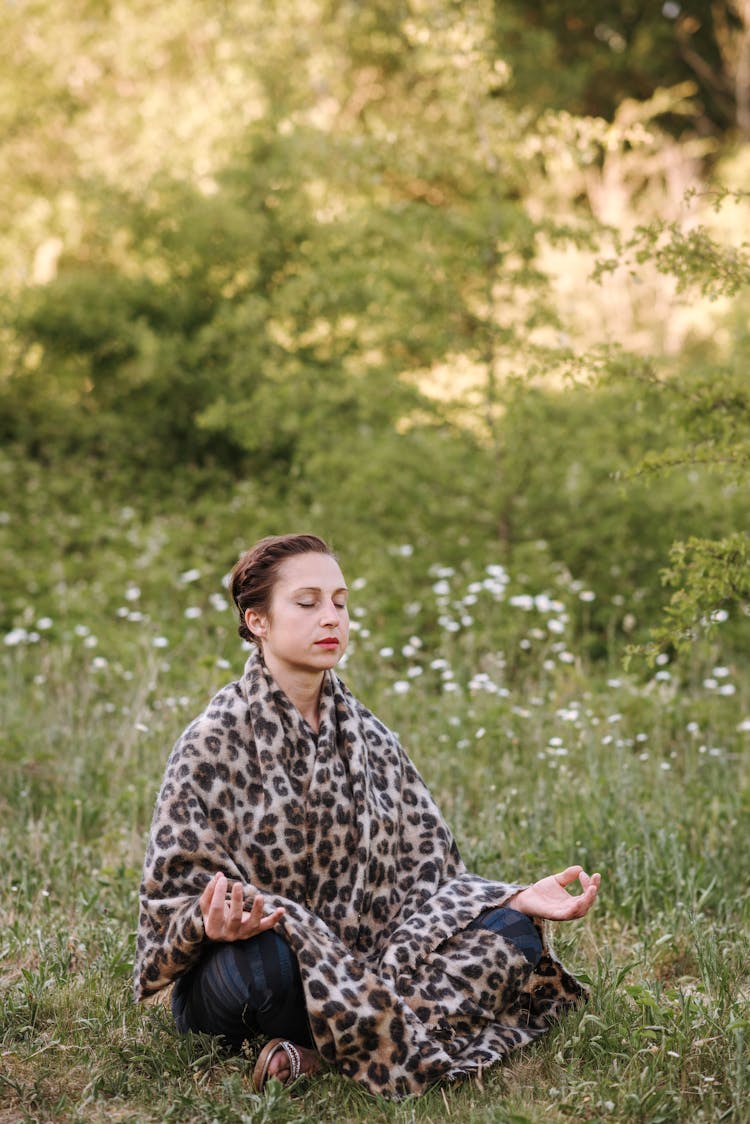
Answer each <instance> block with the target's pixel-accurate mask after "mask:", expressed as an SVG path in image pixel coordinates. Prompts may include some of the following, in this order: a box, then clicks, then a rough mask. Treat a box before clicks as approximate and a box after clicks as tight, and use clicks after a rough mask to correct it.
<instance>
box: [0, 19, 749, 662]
mask: <svg viewBox="0 0 750 1124" xmlns="http://www.w3.org/2000/svg"><path fill="white" fill-rule="evenodd" d="M0 33H1V34H2V41H3V43H4V45H5V48H6V55H7V60H6V66H5V67H4V68H3V74H2V77H1V78H0V83H2V98H0V105H1V106H2V109H0V114H2V117H1V119H0V120H1V128H2V133H1V134H0V136H1V143H0V166H1V167H2V175H0V204H1V205H2V208H3V212H4V214H6V216H8V217H9V219H10V221H8V222H7V223H6V224H4V227H3V231H2V232H0V283H1V284H2V287H3V290H4V300H3V313H2V323H1V325H0V330H1V335H0V356H1V358H2V370H1V372H0V433H2V440H3V448H4V453H3V464H2V468H3V473H2V479H3V481H4V491H5V497H4V499H3V505H4V507H5V508H6V509H7V510H6V514H7V516H8V518H7V519H6V521H5V522H4V523H3V524H2V525H0V532H1V533H2V534H3V535H6V536H7V537H6V540H5V547H4V549H5V551H6V554H7V558H8V562H7V565H6V566H5V576H4V579H3V582H4V586H3V588H4V592H3V595H2V602H1V603H0V614H2V616H3V619H4V623H5V624H6V626H7V627H8V628H10V627H12V626H13V623H14V621H15V619H16V614H17V611H18V604H19V603H20V602H19V601H18V597H19V594H18V591H19V589H25V590H27V591H28V590H29V589H30V586H29V581H30V579H29V570H30V569H33V564H32V565H30V562H32V561H33V559H34V557H35V556H36V554H35V552H37V551H38V550H40V549H43V546H42V544H43V542H44V533H43V531H42V526H43V525H44V520H46V521H47V526H50V525H51V522H52V521H53V515H54V513H58V514H60V515H61V522H60V524H59V526H60V527H64V526H69V525H70V515H71V512H76V513H77V515H76V518H75V520H74V523H75V527H76V530H75V536H74V537H75V538H76V539H77V540H80V539H81V537H82V536H81V526H82V524H85V523H86V520H87V519H91V520H96V521H97V523H98V524H99V525H100V526H101V525H102V524H103V523H106V520H107V518H108V517H109V518H114V519H115V521H116V514H113V513H116V511H117V509H118V505H120V504H123V503H127V504H128V505H129V507H132V508H133V509H134V510H135V511H136V512H137V513H138V517H139V518H141V517H142V518H143V519H146V518H148V517H149V513H153V512H154V511H155V510H158V511H162V512H166V513H168V512H170V511H172V510H185V509H186V508H187V510H188V511H191V510H192V511H194V513H195V525H196V528H197V530H196V534H200V533H206V534H208V533H209V531H210V534H211V535H213V536H215V535H216V534H217V533H219V532H218V528H219V526H221V527H225V526H226V524H225V523H221V520H219V522H218V523H217V522H216V521H214V522H213V523H212V521H211V520H212V518H214V516H215V514H216V512H220V513H221V512H223V513H224V514H223V517H224V518H225V520H228V519H229V518H230V516H231V517H232V518H234V517H236V518H237V519H238V520H240V521H241V522H242V527H241V532H242V533H241V534H240V535H239V537H240V538H242V537H244V539H245V541H247V540H249V539H252V538H253V537H255V536H256V535H257V534H260V533H264V532H265V531H269V530H282V529H285V528H287V527H288V526H290V525H292V524H294V525H297V524H299V525H300V526H301V525H302V524H304V525H306V526H309V527H313V528H314V529H317V530H319V531H320V532H322V533H324V534H329V535H331V536H333V537H334V539H335V540H336V541H337V544H338V545H339V548H340V549H341V551H342V554H344V557H345V558H347V557H348V558H349V559H351V560H352V561H353V562H355V563H356V564H357V565H362V564H363V563H364V561H365V560H366V559H368V558H372V555H373V551H376V550H378V549H382V547H383V544H384V543H389V542H390V543H396V542H399V541H403V542H407V541H408V543H409V544H410V545H411V546H412V547H413V549H414V551H415V552H416V553H415V558H416V559H418V560H420V562H421V563H423V569H422V571H421V575H422V577H421V580H423V575H424V570H425V568H426V567H427V566H428V565H429V563H430V560H432V559H434V558H435V557H440V558H443V559H445V558H446V557H453V558H454V559H456V560H460V558H461V557H466V556H467V555H468V554H471V555H472V556H477V557H480V558H483V559H485V560H488V561H491V560H493V559H495V560H500V561H502V563H503V564H506V565H510V566H517V567H522V568H526V569H528V568H529V567H530V566H531V567H536V568H537V569H538V570H539V571H540V573H542V574H544V573H546V574H548V576H549V580H550V581H552V580H553V577H552V576H553V575H554V574H555V573H557V572H559V569H560V567H562V568H563V569H564V570H565V572H566V573H568V575H569V576H570V578H571V580H574V581H577V582H581V583H584V584H585V585H586V586H587V587H590V588H591V590H592V591H594V592H595V594H596V597H597V601H596V603H595V608H594V609H593V610H592V613H591V616H590V618H589V620H588V622H587V627H588V628H590V629H591V631H592V645H591V650H592V652H594V653H595V654H596V653H599V652H604V651H605V650H607V651H609V650H610V649H611V647H612V644H614V645H615V646H616V645H617V644H619V643H621V642H627V641H629V640H632V639H633V638H639V639H646V638H647V637H648V636H649V635H651V631H652V630H653V629H654V628H657V626H658V617H657V614H658V612H659V611H660V609H662V608H663V607H664V606H665V604H666V603H667V601H668V598H669V597H670V596H671V595H672V594H674V596H675V598H676V599H675V600H673V602H672V605H671V616H670V615H668V616H667V617H665V618H663V624H662V626H661V631H660V632H659V633H658V635H657V637H656V639H657V642H658V644H659V645H661V646H662V647H670V646H673V645H675V644H679V643H680V642H686V641H690V640H691V639H692V638H694V636H695V635H696V630H699V629H700V627H701V621H703V622H704V623H707V624H710V623H711V622H712V621H713V622H714V623H716V622H719V621H723V617H724V616H727V617H731V618H732V621H733V622H734V627H735V628H736V629H739V633H738V635H741V633H742V629H743V628H744V621H745V619H746V618H745V613H744V609H745V606H746V604H747V599H748V593H749V592H750V590H749V589H748V584H747V579H746V578H745V576H744V574H745V569H746V567H745V554H746V539H745V533H746V530H747V516H748V508H749V507H750V504H749V503H748V500H747V494H746V493H747V489H746V487H745V486H744V485H745V482H746V468H747V449H748V426H747V422H748V391H747V359H748V333H747V327H746V324H747V295H746V291H747V280H748V276H749V275H750V271H749V270H748V264H747V262H748V259H747V251H746V248H743V243H745V242H746V238H747V229H748V208H747V201H746V197H745V196H744V195H743V189H744V186H745V184H746V182H747V173H748V170H749V169H750V8H749V7H748V4H747V2H746V0H727V2H726V3H718V2H713V3H698V2H696V3H689V4H688V3H685V4H680V3H677V2H674V3H673V2H671V0H668V2H665V3H664V4H663V5H661V6H659V5H656V6H654V5H647V4H638V3H634V2H632V0H629V2H624V0H623V2H620V3H614V2H613V3H606V4H598V5H595V6H594V9H592V8H591V6H586V5H577V6H573V8H571V6H570V5H569V4H568V5H562V4H558V3H556V2H549V3H548V2H544V3H540V4H535V5H533V6H530V5H527V4H522V3H516V2H515V0H494V2H493V0H456V2H453V3H449V2H446V0H442V2H440V0H375V2H373V3H368V4H360V3H356V2H354V0H349V2H344V0H289V2H285V3H284V4H280V3H260V2H259V0H237V2H236V3H232V4H216V3H210V4H209V3H208V2H206V0H179V2H177V0H173V2H172V3H166V4H163V5H161V6H159V8H158V10H157V9H155V8H154V7H153V5H150V4H146V3H144V2H142V0H130V2H128V3H125V2H120V3H118V2H116V0H113V2H106V0H61V2H60V3H58V4H55V5H52V4H50V3H49V0H17V2H16V3H14V4H5V5H4V6H3V8H2V12H1V13H0ZM717 201H719V202H720V203H721V206H715V204H716V203H717ZM238 496H240V497H242V496H244V497H245V499H244V500H241V501H240V502H239V507H238ZM191 505H192V507H191ZM211 512H213V513H214V516H212V515H210V514H207V513H211ZM108 513H109V516H108ZM66 519H67V520H68V522H66ZM201 525H203V526H204V527H206V528H208V530H207V531H205V532H200V530H199V528H200V526H201ZM60 533H61V534H63V533H62V532H60ZM222 533H224V532H222ZM63 537H64V535H63ZM83 538H84V539H85V540H86V541H87V542H88V543H89V545H88V546H87V547H85V548H83V549H84V554H86V553H87V552H88V554H89V555H90V563H91V565H93V566H94V568H95V565H96V553H95V552H96V549H97V546H96V544H97V535H96V534H94V533H90V534H85V535H83ZM673 543H683V544H684V545H683V546H681V547H680V546H678V547H676V548H675V550H674V552H673V554H672V556H671V561H670V549H671V548H672V544H673ZM59 545H60V546H61V547H64V542H63V543H60V544H59ZM232 546H233V544H232ZM79 547H80V543H79ZM180 548H182V547H180ZM213 548H215V544H214V547H210V546H209V545H208V539H207V540H206V547H205V549H206V550H209V549H213ZM224 549H226V550H229V551H230V553H231V548H230V546H229V545H225V547H224ZM175 550H177V546H176V547H175ZM5 556H6V555H4V557H5ZM231 561H232V558H229V563H230V564H231ZM665 567H669V571H670V574H671V578H672V581H673V583H674V587H673V590H672V592H671V593H670V590H669V589H668V588H667V589H664V588H663V587H662V581H661V572H662V571H663V570H664V568H665ZM413 574H414V581H415V582H417V583H418V582H419V580H420V571H419V568H418V566H416V564H415V565H414V567H413ZM404 580H406V579H404ZM403 592H404V596H406V595H407V594H408V590H407V589H406V588H405V589H404V591H403ZM731 627H732V624H731V622H730V628H731ZM730 635H732V634H731V632H730ZM735 642H736V643H739V641H735Z"/></svg>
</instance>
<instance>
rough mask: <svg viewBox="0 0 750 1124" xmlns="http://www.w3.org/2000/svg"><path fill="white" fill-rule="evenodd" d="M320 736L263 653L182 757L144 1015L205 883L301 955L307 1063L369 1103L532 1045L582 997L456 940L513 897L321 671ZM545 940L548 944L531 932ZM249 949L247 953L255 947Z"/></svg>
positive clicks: (173, 768)
mask: <svg viewBox="0 0 750 1124" xmlns="http://www.w3.org/2000/svg"><path fill="white" fill-rule="evenodd" d="M320 705H321V720H320V730H319V734H318V737H317V743H316V739H315V736H314V734H313V732H312V730H311V729H310V727H309V726H308V725H307V723H306V722H305V721H304V719H303V718H302V717H301V715H300V714H299V712H298V711H297V710H296V708H295V707H294V706H293V705H292V703H291V702H290V701H289V699H288V698H287V697H286V696H285V695H284V694H283V692H282V691H281V690H280V689H279V688H278V686H277V685H276V684H275V683H274V681H273V680H272V679H271V677H270V675H269V673H268V671H267V669H266V668H265V665H264V664H263V662H262V659H261V657H260V655H259V654H258V653H253V654H252V655H251V656H250V658H249V659H248V661H247V665H246V667H245V673H244V675H243V677H242V679H241V680H240V681H239V682H236V683H231V684H229V685H228V686H227V687H225V688H224V689H223V690H221V691H220V692H219V693H218V694H217V695H216V696H215V698H214V699H213V700H212V701H211V703H210V704H209V706H208V707H207V709H206V710H205V711H204V713H203V714H202V715H201V716H200V717H199V718H197V719H196V720H195V721H194V722H193V723H192V725H190V726H189V727H188V729H187V730H186V731H185V733H184V734H183V735H182V737H181V738H180V739H179V741H178V742H177V744H176V745H175V747H174V749H173V751H172V754H171V756H170V758H169V762H168V764H167V769H166V774H165V777H164V782H163V784H162V788H161V792H160V794H159V797H158V800H157V804H156V809H155V812H154V818H153V823H152V827H151V836H150V841H149V844H148V850H147V854H146V860H145V866H144V873H143V882H142V886H141V910H140V919H139V925H138V935H137V952H136V963H135V993H136V998H137V999H143V998H145V997H146V996H148V995H150V994H152V993H154V992H156V991H158V990H159V989H161V988H163V987H165V986H166V985H167V984H169V983H170V982H172V981H173V980H174V979H175V978H176V977H177V976H179V975H180V974H181V973H182V972H184V971H185V970H186V969H187V968H189V967H190V966H191V965H193V964H194V963H195V962H196V961H197V960H198V959H199V957H200V955H201V951H202V950H203V948H204V946H205V941H206V940H207V938H206V937H205V934H204V930H203V922H202V918H201V913H200V908H199V904H198V899H199V897H200V894H201V892H202V890H203V889H204V887H205V886H206V884H207V882H208V881H209V879H210V878H211V876H212V875H213V874H214V873H215V872H216V871H222V872H223V873H224V874H225V875H226V876H227V878H229V879H231V880H236V879H239V880H240V881H241V882H242V884H243V886H244V897H245V902H246V904H247V905H248V907H249V903H250V902H252V899H253V897H254V895H255V894H256V893H258V892H259V891H260V892H262V893H263V895H264V897H265V908H266V910H267V911H268V912H270V911H271V910H273V909H274V908H275V907H276V906H283V907H284V909H285V910H286V913H285V915H284V917H283V919H282V920H281V921H280V922H279V924H278V925H277V931H278V932H279V933H280V934H281V935H282V936H283V937H284V938H285V939H286V940H287V941H288V942H289V945H290V946H291V948H292V950H293V951H294V953H295V954H296V956H297V958H298V961H299V965H300V971H301V975H302V980H303V985H304V989H305V997H306V1002H307V1009H308V1015H309V1020H310V1027H311V1030H312V1034H313V1037H314V1039H315V1044H316V1046H317V1049H318V1050H319V1051H320V1053H321V1055H322V1056H323V1058H324V1059H326V1060H327V1061H328V1062H330V1063H332V1064H333V1065H334V1066H335V1067H336V1068H337V1070H338V1071H339V1072H340V1073H342V1074H345V1075H347V1076H349V1077H352V1078H354V1079H355V1080H356V1081H358V1082H360V1083H361V1084H362V1085H364V1086H365V1087H366V1088H367V1089H368V1090H370V1091H371V1092H373V1093H379V1094H383V1095H385V1096H387V1097H401V1096H406V1095H409V1094H414V1093H421V1092H423V1091H424V1090H425V1089H426V1088H427V1087H428V1086H429V1085H430V1084H431V1083H433V1082H435V1081H436V1080H437V1079H439V1078H444V1077H449V1078H453V1077H457V1076H459V1075H460V1074H463V1073H469V1072H472V1071H476V1070H478V1069H480V1070H481V1068H482V1067H484V1066H486V1065H488V1064H491V1063H492V1062H495V1061H497V1060H498V1059H499V1058H501V1057H502V1056H503V1055H505V1054H506V1053H507V1052H508V1051H509V1050H510V1049H512V1048H513V1047H516V1046H521V1045H523V1044H524V1043H527V1042H529V1041H530V1040H531V1039H532V1038H534V1037H535V1036H537V1035H538V1034H540V1033H542V1031H543V1030H544V1028H545V1026H546V1024H547V1022H548V1021H549V1019H550V1018H552V1017H553V1016H554V1015H555V1014H557V1013H559V1012H560V1011H561V1010H564V1009H565V1008H566V1007H568V1006H570V1005H572V1004H573V1003H575V1002H576V1001H577V1000H578V999H579V998H580V997H581V996H582V994H583V988H582V987H581V985H580V984H579V983H578V982H577V981H576V980H575V979H574V978H573V977H572V976H570V975H569V974H568V973H567V972H566V971H565V970H564V969H563V968H562V966H561V965H560V964H559V963H558V962H557V961H556V960H555V958H554V957H553V956H552V954H551V952H550V950H549V948H548V946H547V945H546V944H545V949H544V953H543V955H542V959H541V961H540V962H539V964H538V966H537V967H536V969H534V970H532V969H531V967H530V965H529V963H528V961H526V959H525V958H524V957H523V956H522V955H521V954H520V953H519V952H518V950H517V949H516V947H515V946H514V945H512V944H511V943H509V942H507V941H505V940H504V939H503V938H502V937H500V936H498V934H496V933H492V932H489V931H488V930H482V929H471V930H467V928H466V926H467V925H468V924H469V923H470V922H471V921H472V920H473V919H474V918H476V917H477V916H478V915H479V914H480V913H482V912H483V911H485V910H487V909H490V908H493V907H496V906H500V905H502V904H503V903H504V902H506V901H507V900H508V899H509V898H510V897H511V895H512V894H513V893H515V892H516V891H517V890H518V889H519V888H520V887H519V886H518V885H515V884H508V883H504V882H492V881H488V880H486V879H484V878H480V877H478V876H476V875H473V874H470V873H468V872H467V870H466V868H465V867H464V865H463V863H462V861H461V858H460V855H459V853H458V849H457V847H456V844H455V841H454V839H453V837H452V835H451V832H450V830H449V828H448V827H447V825H446V824H445V821H444V820H443V818H442V816H441V814H440V812H439V810H438V808H437V806H436V804H435V801H434V800H433V797H432V795H431V794H430V792H429V790H428V789H427V787H426V785H425V783H424V781H423V780H422V778H421V777H420V776H419V774H418V773H417V771H416V769H415V768H414V766H413V764H412V763H411V761H410V760H409V758H408V757H407V756H406V754H405V753H404V751H403V749H402V748H401V746H400V745H399V743H398V741H397V739H396V738H395V737H394V735H393V734H392V733H391V732H390V731H389V730H387V729H386V727H385V726H383V725H382V723H381V722H379V721H378V720H377V718H375V717H374V716H373V715H372V714H371V713H370V712H369V711H367V710H366V709H365V708H364V707H363V706H362V705H361V703H359V702H358V701H357V700H356V699H355V698H354V697H353V696H352V695H351V694H350V693H349V691H348V690H347V688H346V687H345V686H344V684H343V683H342V681H341V680H340V679H339V678H338V677H337V676H336V675H335V674H334V673H333V672H327V673H326V676H325V680H324V685H323V691H322V696H321V704H320ZM540 931H541V929H540ZM251 939H252V938H251Z"/></svg>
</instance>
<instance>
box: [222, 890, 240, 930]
mask: <svg viewBox="0 0 750 1124" xmlns="http://www.w3.org/2000/svg"><path fill="white" fill-rule="evenodd" d="M242 912H243V911H242V884H241V883H240V882H235V883H234V885H233V886H232V892H231V894H230V895H229V906H228V909H227V916H226V923H225V928H226V931H227V934H229V935H234V934H236V932H237V930H238V929H239V927H240V925H241V924H242Z"/></svg>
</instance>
